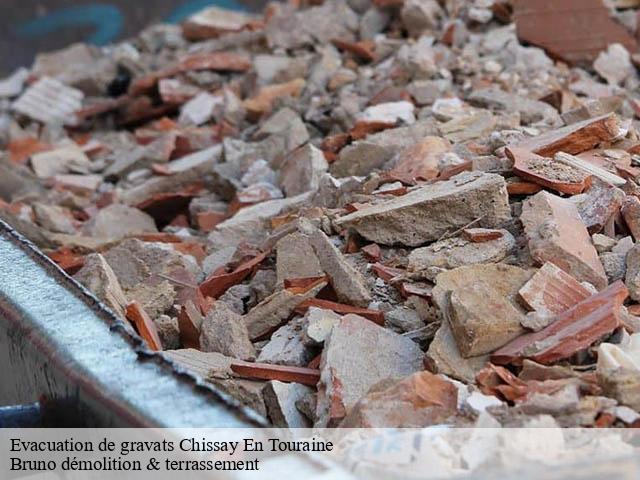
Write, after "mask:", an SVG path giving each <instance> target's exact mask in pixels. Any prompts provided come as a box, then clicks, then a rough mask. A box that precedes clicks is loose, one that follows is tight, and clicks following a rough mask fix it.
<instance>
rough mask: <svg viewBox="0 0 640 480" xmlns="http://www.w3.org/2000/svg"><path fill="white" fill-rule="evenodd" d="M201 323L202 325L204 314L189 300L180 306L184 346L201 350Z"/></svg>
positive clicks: (181, 340) (179, 317)
mask: <svg viewBox="0 0 640 480" xmlns="http://www.w3.org/2000/svg"><path fill="white" fill-rule="evenodd" d="M200 325H202V314H201V312H200V311H199V309H198V308H196V306H195V305H194V304H193V302H192V301H190V300H189V301H187V302H186V303H185V304H184V305H182V306H181V307H180V313H179V314H178V330H179V331H180V343H182V346H183V347H184V348H195V349H196V350H200Z"/></svg>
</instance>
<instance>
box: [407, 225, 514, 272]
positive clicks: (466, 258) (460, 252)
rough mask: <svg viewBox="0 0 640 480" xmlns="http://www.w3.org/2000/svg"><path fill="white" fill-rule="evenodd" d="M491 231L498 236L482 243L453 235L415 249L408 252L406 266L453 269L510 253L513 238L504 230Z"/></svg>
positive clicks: (498, 258) (409, 267)
mask: <svg viewBox="0 0 640 480" xmlns="http://www.w3.org/2000/svg"><path fill="white" fill-rule="evenodd" d="M494 231H495V232H498V233H499V235H500V237H499V238H497V239H495V240H488V241H486V242H482V243H474V242H471V241H469V240H466V239H464V238H461V237H454V238H447V239H445V240H440V241H439V242H435V243H432V244H431V245H429V246H428V247H422V248H416V249H415V250H413V251H412V252H411V253H410V254H409V258H408V261H409V263H408V266H407V267H408V269H409V270H410V271H414V272H415V271H420V270H425V269H427V268H430V267H437V268H444V269H452V268H457V267H462V266H464V265H474V264H477V263H498V262H500V261H501V260H504V258H505V257H507V256H508V255H509V254H510V253H511V252H512V250H513V249H514V248H515V246H516V241H515V239H514V238H513V235H511V234H510V233H509V232H508V231H506V230H494Z"/></svg>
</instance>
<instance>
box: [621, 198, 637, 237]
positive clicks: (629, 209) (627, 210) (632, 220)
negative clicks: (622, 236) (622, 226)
mask: <svg viewBox="0 0 640 480" xmlns="http://www.w3.org/2000/svg"><path fill="white" fill-rule="evenodd" d="M620 213H621V214H622V218H624V221H625V223H626V224H627V227H629V231H630V232H631V235H633V238H634V239H635V240H636V241H638V240H639V239H640V200H638V198H637V197H634V196H632V195H627V197H625V199H624V201H623V202H622V208H621V209H620Z"/></svg>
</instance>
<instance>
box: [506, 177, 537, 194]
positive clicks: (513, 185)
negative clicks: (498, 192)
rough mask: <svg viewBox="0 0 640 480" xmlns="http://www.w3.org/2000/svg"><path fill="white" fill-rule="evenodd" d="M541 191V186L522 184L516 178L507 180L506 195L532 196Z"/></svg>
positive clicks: (530, 183)
mask: <svg viewBox="0 0 640 480" xmlns="http://www.w3.org/2000/svg"><path fill="white" fill-rule="evenodd" d="M540 190H542V186H541V185H538V184H537V183H532V182H523V181H522V180H520V179H518V178H517V177H512V178H509V179H508V180H507V193H508V194H509V195H533V194H534V193H538V192H539V191H540Z"/></svg>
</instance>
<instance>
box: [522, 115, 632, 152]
mask: <svg viewBox="0 0 640 480" xmlns="http://www.w3.org/2000/svg"><path fill="white" fill-rule="evenodd" d="M622 133H623V130H622V128H621V126H620V123H619V120H618V117H617V116H616V115H615V114H613V113H612V114H608V115H602V116H601V117H596V118H591V119H589V120H585V121H583V122H578V123H574V124H572V125H567V126H566V127H562V128H559V129H557V130H551V131H549V132H547V133H543V134H542V135H538V136H537V137H533V138H530V139H528V140H525V141H524V142H521V143H519V144H518V145H517V147H518V148H521V149H523V150H528V151H530V152H533V153H536V154H538V155H541V156H543V157H551V156H553V155H555V154H556V153H558V152H566V153H570V154H572V155H577V154H578V153H582V152H586V151H587V150H591V149H592V148H595V147H596V146H597V145H600V144H607V143H610V142H613V141H614V140H616V139H618V138H619V137H620V136H621V135H622Z"/></svg>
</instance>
